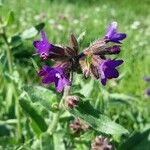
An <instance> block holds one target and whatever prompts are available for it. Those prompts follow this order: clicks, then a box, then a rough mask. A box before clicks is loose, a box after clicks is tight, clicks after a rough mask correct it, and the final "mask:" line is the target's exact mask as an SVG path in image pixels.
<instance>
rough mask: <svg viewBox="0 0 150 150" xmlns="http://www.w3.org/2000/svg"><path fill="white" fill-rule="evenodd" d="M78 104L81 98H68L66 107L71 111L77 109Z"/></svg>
mask: <svg viewBox="0 0 150 150" xmlns="http://www.w3.org/2000/svg"><path fill="white" fill-rule="evenodd" d="M78 102H79V98H78V97H77V96H67V97H66V100H65V103H66V106H67V107H69V108H71V109H72V108H74V107H76V106H77V104H78Z"/></svg>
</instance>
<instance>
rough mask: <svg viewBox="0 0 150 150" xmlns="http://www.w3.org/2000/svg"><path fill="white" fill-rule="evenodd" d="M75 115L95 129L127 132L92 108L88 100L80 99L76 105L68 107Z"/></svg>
mask: <svg viewBox="0 0 150 150" xmlns="http://www.w3.org/2000/svg"><path fill="white" fill-rule="evenodd" d="M68 110H69V112H70V113H72V114H73V115H74V116H75V117H79V118H81V119H83V120H84V121H86V122H87V123H88V124H89V125H90V126H91V127H92V128H94V129H95V130H97V131H99V132H101V133H105V134H112V135H113V134H127V133H128V131H127V130H126V129H125V128H124V127H122V126H121V125H119V124H117V123H115V122H114V121H112V120H111V119H110V118H109V117H107V116H106V115H104V114H102V113H100V112H99V111H98V110H96V109H94V108H93V107H92V105H91V104H90V103H89V102H88V101H80V102H79V104H78V105H77V107H75V108H73V109H70V108H69V109H68Z"/></svg>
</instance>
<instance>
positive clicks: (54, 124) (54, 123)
mask: <svg viewBox="0 0 150 150" xmlns="http://www.w3.org/2000/svg"><path fill="white" fill-rule="evenodd" d="M69 91H70V86H66V87H65V89H64V93H63V96H62V98H61V100H60V103H59V111H58V112H57V113H56V114H54V117H53V120H52V123H51V125H50V126H49V128H48V130H47V132H48V133H49V134H53V133H54V132H55V130H56V128H57V124H58V122H59V118H60V115H61V114H62V106H63V102H64V100H65V98H66V97H67V96H68V95H69Z"/></svg>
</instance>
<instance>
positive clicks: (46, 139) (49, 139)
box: [41, 133, 54, 150]
mask: <svg viewBox="0 0 150 150" xmlns="http://www.w3.org/2000/svg"><path fill="white" fill-rule="evenodd" d="M41 150H54V143H53V136H52V135H49V134H48V133H43V134H42V135H41Z"/></svg>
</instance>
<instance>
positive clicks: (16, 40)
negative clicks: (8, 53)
mask: <svg viewBox="0 0 150 150" xmlns="http://www.w3.org/2000/svg"><path fill="white" fill-rule="evenodd" d="M21 44H22V39H21V36H20V35H19V34H17V35H14V36H12V37H11V38H10V45H11V46H12V47H17V46H19V45H21Z"/></svg>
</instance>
